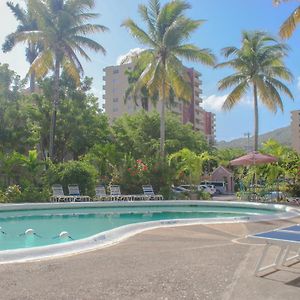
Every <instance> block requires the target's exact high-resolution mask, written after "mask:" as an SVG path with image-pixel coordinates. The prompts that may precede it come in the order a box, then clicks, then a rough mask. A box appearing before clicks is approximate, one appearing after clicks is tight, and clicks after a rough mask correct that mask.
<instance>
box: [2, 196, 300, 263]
mask: <svg viewBox="0 0 300 300" xmlns="http://www.w3.org/2000/svg"><path fill="white" fill-rule="evenodd" d="M149 205H155V206H159V205H161V206H165V205H177V206H178V205H182V206H185V205H199V206H202V205H205V206H209V205H211V206H226V207H249V208H258V209H272V210H278V213H276V214H272V215H259V216H258V215H254V216H249V217H233V218H218V219H216V218H207V219H201V218H199V219H172V220H161V221H150V222H142V223H134V224H128V225H124V226H121V227H118V228H115V229H111V230H108V231H104V232H101V233H99V234H96V235H93V236H90V237H88V238H84V239H80V240H76V241H71V242H67V243H63V244H53V245H48V246H40V247H33V248H22V249H14V250H4V251H0V264H8V263H24V262H31V261H40V260H45V259H52V258H57V257H64V256H70V255H73V254H78V253H83V252H88V251H93V250H96V249H101V248H104V247H108V246H111V245H114V244H117V243H119V242H121V241H123V240H125V239H127V238H129V237H131V236H134V235H136V234H138V233H141V232H143V231H146V230H150V229H156V228H162V227H175V226H187V225H200V224H220V223H242V222H260V221H271V220H277V219H288V218H293V217H297V216H299V215H300V209H297V208H296V207H291V206H285V205H281V204H267V203H254V202H228V201H199V200H176V201H171V200H170V201H130V202H77V203H76V202H74V203H32V204H30V203H24V204H2V205H0V211H12V210H27V209H30V210H36V209H53V208H54V209H58V208H82V207H114V206H118V207H130V206H149Z"/></svg>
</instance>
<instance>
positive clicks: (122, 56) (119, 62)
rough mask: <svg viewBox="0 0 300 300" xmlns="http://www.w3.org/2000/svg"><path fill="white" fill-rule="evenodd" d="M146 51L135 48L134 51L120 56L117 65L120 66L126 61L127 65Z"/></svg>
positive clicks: (131, 50)
mask: <svg viewBox="0 0 300 300" xmlns="http://www.w3.org/2000/svg"><path fill="white" fill-rule="evenodd" d="M144 50H145V49H142V48H133V49H130V50H129V51H128V52H127V53H126V54H124V55H120V56H119V57H118V58H117V65H120V64H121V63H122V61H123V60H124V59H126V62H127V63H130V62H131V60H132V58H133V57H135V56H137V55H138V54H139V53H141V52H142V51H144ZM127 60H128V61H127Z"/></svg>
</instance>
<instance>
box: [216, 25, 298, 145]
mask: <svg viewBox="0 0 300 300" xmlns="http://www.w3.org/2000/svg"><path fill="white" fill-rule="evenodd" d="M222 53H223V55H224V56H225V57H226V58H229V57H230V58H231V57H233V58H232V59H229V60H228V61H226V62H224V63H221V64H218V65H217V67H232V68H234V69H235V70H236V73H234V74H232V75H230V76H227V77H225V78H224V79H222V80H220V81H219V90H225V89H227V88H229V87H233V88H234V89H233V91H232V92H231V93H230V94H229V95H228V96H227V98H226V100H225V102H224V104H223V109H224V110H230V109H232V107H233V106H234V105H236V104H237V103H238V102H239V101H240V100H241V99H242V97H243V96H245V94H246V93H247V92H248V90H249V89H250V88H251V89H252V90H253V105H254V150H255V151H257V149H258V99H260V100H261V102H262V103H263V104H264V105H265V106H266V107H267V108H268V109H269V110H271V111H272V112H276V111H277V108H278V107H279V108H280V110H281V111H283V103H282V98H281V96H280V94H279V92H282V93H284V94H285V95H287V96H288V97H290V98H291V99H293V95H292V93H291V92H290V90H289V89H288V87H287V86H286V85H285V84H283V83H282V81H280V79H284V80H286V81H288V82H290V81H291V80H292V74H291V73H290V71H289V70H288V69H287V68H286V67H285V65H284V62H283V58H284V57H285V56H286V53H287V46H286V45H284V44H281V43H278V42H277V41H276V40H275V39H274V38H272V37H271V36H269V35H267V34H266V33H263V32H258V31H254V32H243V34H242V45H241V48H237V47H226V48H224V49H223V50H222Z"/></svg>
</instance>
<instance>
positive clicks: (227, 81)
mask: <svg viewBox="0 0 300 300" xmlns="http://www.w3.org/2000/svg"><path fill="white" fill-rule="evenodd" d="M246 81H247V77H246V76H245V75H244V74H241V73H236V74H233V75H230V76H227V77H225V78H223V79H222V80H220V81H219V85H218V89H219V91H223V90H226V89H227V88H229V87H232V86H236V85H239V84H241V83H242V82H246Z"/></svg>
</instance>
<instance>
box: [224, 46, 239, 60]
mask: <svg viewBox="0 0 300 300" xmlns="http://www.w3.org/2000/svg"><path fill="white" fill-rule="evenodd" d="M238 51H239V49H238V48H236V47H225V48H223V49H222V50H221V54H222V55H223V56H225V57H226V58H227V57H229V56H230V55H232V54H236V53H237V52H238Z"/></svg>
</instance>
